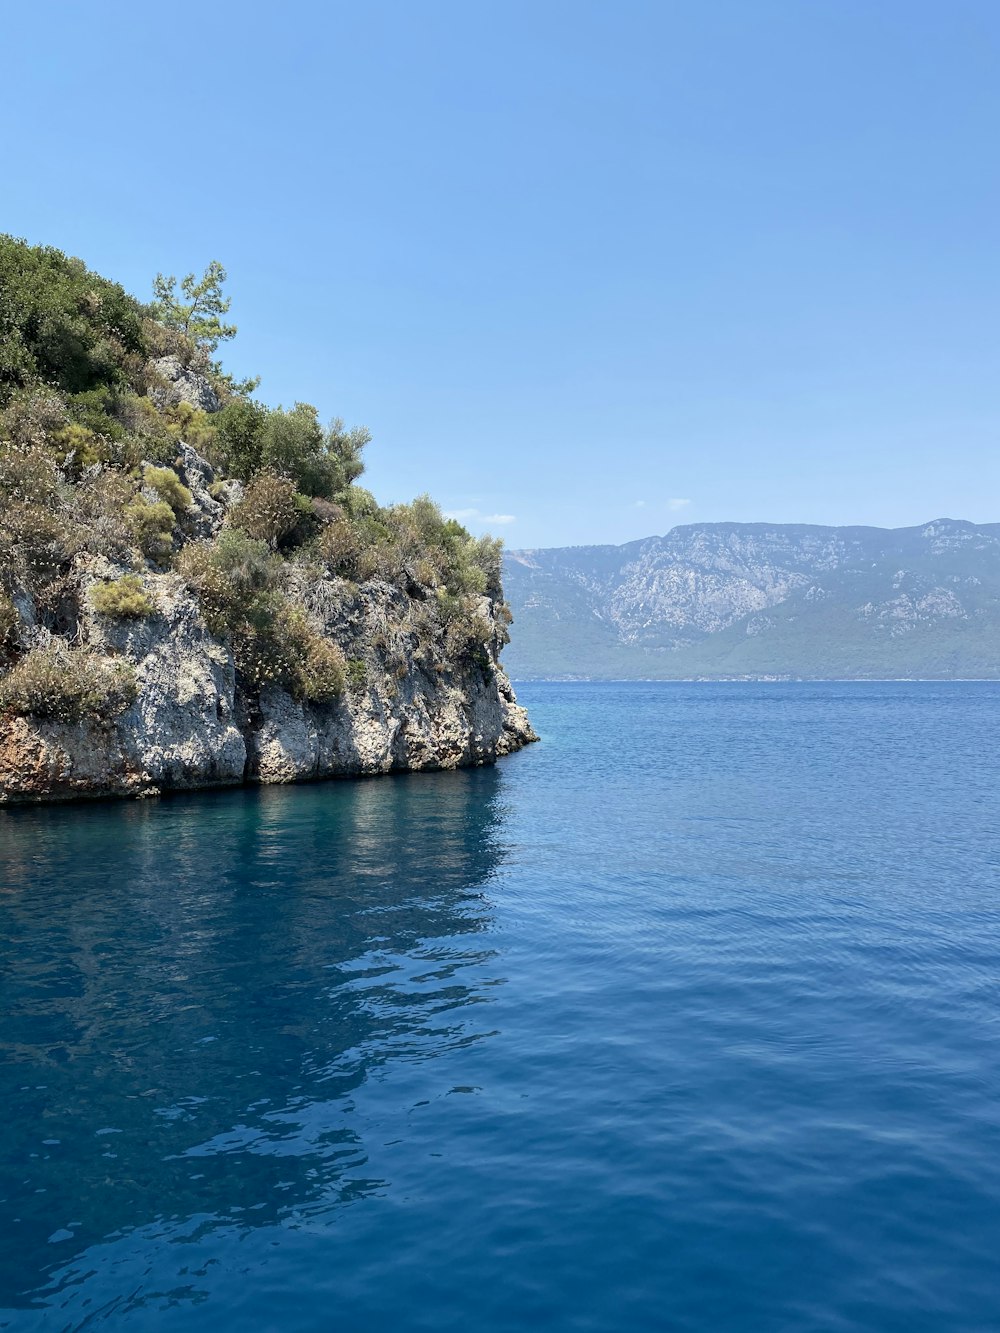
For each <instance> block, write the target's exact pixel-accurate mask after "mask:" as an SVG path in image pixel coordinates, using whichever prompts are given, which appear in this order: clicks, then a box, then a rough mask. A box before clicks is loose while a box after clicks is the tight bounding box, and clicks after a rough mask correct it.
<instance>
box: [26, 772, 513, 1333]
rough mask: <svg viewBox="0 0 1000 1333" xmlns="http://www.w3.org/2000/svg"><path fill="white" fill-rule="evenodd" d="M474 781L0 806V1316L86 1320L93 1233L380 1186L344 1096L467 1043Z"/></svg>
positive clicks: (210, 1220)
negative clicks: (72, 1313)
mask: <svg viewBox="0 0 1000 1333" xmlns="http://www.w3.org/2000/svg"><path fill="white" fill-rule="evenodd" d="M500 783H501V777H500V774H498V773H497V772H496V771H495V770H494V769H473V770H464V771H458V772H452V773H440V774H426V775H421V776H419V777H399V778H393V779H382V780H380V781H378V782H358V783H350V784H346V783H345V784H341V783H336V784H324V785H322V786H312V787H305V788H303V787H298V788H286V787H272V788H264V789H249V790H239V791H231V792H222V793H214V794H207V795H206V794H202V795H199V796H197V797H177V798H173V799H172V800H170V801H165V802H157V803H148V804H145V803H134V804H125V805H113V806H112V805H108V806H91V807H85V808H80V807H62V808H58V807H39V808H30V809H20V810H17V811H7V812H2V813H0V949H2V955H3V958H4V960H5V961H4V973H3V978H2V983H0V1057H2V1059H0V1063H2V1066H3V1072H2V1073H0V1094H2V1103H3V1105H4V1107H5V1109H6V1114H7V1125H6V1132H5V1136H4V1147H3V1149H2V1162H0V1199H2V1200H4V1202H3V1203H0V1228H2V1230H3V1233H4V1235H5V1236H6V1238H7V1243H6V1245H5V1246H4V1255H5V1257H4V1259H3V1260H0V1307H6V1308H7V1310H8V1311H9V1312H11V1314H12V1317H13V1321H14V1322H12V1323H10V1324H9V1325H8V1324H7V1323H6V1321H5V1320H4V1318H3V1315H2V1314H0V1327H2V1326H9V1327H19V1326H21V1324H20V1323H19V1322H18V1321H20V1320H28V1321H31V1320H32V1319H33V1316H32V1314H30V1313H29V1311H30V1310H31V1309H34V1310H35V1311H36V1312H37V1313H41V1310H42V1309H43V1308H49V1309H51V1308H52V1306H58V1307H60V1309H61V1310H62V1311H63V1312H64V1313H65V1311H66V1310H67V1307H72V1308H73V1309H77V1308H78V1307H80V1312H81V1313H82V1306H83V1305H86V1306H89V1307H90V1308H91V1310H92V1311H93V1308H94V1307H93V1305H92V1303H91V1298H97V1304H100V1299H99V1298H100V1289H101V1285H102V1284H101V1280H100V1278H97V1279H96V1288H97V1289H96V1290H94V1287H95V1280H94V1274H95V1272H96V1270H97V1269H98V1268H99V1267H100V1264H99V1263H98V1262H97V1261H96V1259H95V1254H94V1250H95V1247H96V1249H101V1248H102V1246H101V1245H100V1244H99V1242H111V1243H112V1244H113V1243H114V1242H115V1241H121V1240H122V1239H123V1238H128V1237H130V1236H133V1237H141V1236H142V1235H157V1234H159V1235H165V1236H169V1237H170V1238H175V1235H179V1234H180V1233H183V1237H185V1238H189V1239H190V1238H191V1237H192V1236H195V1235H205V1234H207V1233H211V1232H212V1231H213V1230H215V1229H226V1231H227V1232H228V1233H231V1232H232V1231H233V1229H236V1230H245V1231H247V1232H249V1231H252V1230H254V1229H256V1228H259V1227H262V1226H274V1225H282V1226H287V1225H293V1226H294V1225H298V1224H300V1223H301V1220H302V1219H303V1218H307V1217H308V1216H310V1215H311V1214H312V1213H314V1212H315V1213H320V1212H324V1213H325V1212H328V1211H329V1210H330V1209H331V1208H336V1207H337V1206H338V1204H340V1203H343V1202H347V1201H349V1200H351V1199H352V1198H356V1197H359V1196H363V1195H366V1194H370V1193H372V1192H378V1191H384V1190H387V1189H388V1188H389V1187H390V1182H388V1181H385V1180H382V1179H379V1178H377V1176H376V1175H374V1174H369V1172H368V1170H367V1169H366V1164H367V1153H366V1148H365V1144H364V1141H363V1127H364V1126H363V1118H362V1117H358V1116H356V1115H353V1112H354V1109H355V1108H354V1103H353V1100H352V1099H353V1097H354V1095H355V1094H356V1093H357V1092H358V1091H359V1090H360V1089H362V1087H363V1086H364V1085H365V1084H366V1082H367V1081H369V1080H372V1079H373V1078H380V1077H381V1076H382V1071H383V1070H386V1069H387V1067H389V1066H393V1065H394V1064H398V1062H399V1061H401V1060H402V1061H405V1062H408V1063H409V1064H412V1063H413V1062H420V1061H425V1060H427V1059H428V1058H431V1057H435V1056H438V1055H440V1054H442V1053H444V1052H446V1051H447V1050H449V1049H450V1048H453V1047H455V1046H459V1045H463V1044H468V1043H470V1042H474V1041H477V1040H480V1039H481V1038H482V1037H483V1036H485V1035H488V1032H489V1021H488V1020H489V1011H488V1009H484V1008H482V1007H481V1002H482V1001H484V1000H487V999H488V998H489V995H490V992H491V989H492V987H494V986H495V985H496V984H497V978H496V977H495V976H494V975H493V974H492V973H491V971H490V965H491V960H492V959H493V958H494V954H493V952H492V950H491V948H490V943H489V938H488V936H487V934H486V933H485V932H486V930H487V928H488V927H489V924H490V905H489V902H488V900H487V899H486V898H485V897H484V896H483V891H484V889H485V888H486V887H487V886H488V885H489V882H490V880H491V878H492V877H493V876H494V874H495V873H496V870H497V868H498V866H499V864H500V862H501V859H502V855H503V851H502V836H501V830H502V817H503V816H502V810H503V808H502V805H501V802H500V799H499V789H500ZM15 1219H16V1220H15ZM103 1248H107V1246H104V1247H103ZM88 1250H89V1251H90V1253H88ZM190 1283H191V1289H190V1290H189V1291H187V1292H186V1298H187V1299H197V1291H198V1282H197V1280H196V1278H195V1277H192V1278H191V1279H190ZM84 1292H89V1294H88V1295H87V1297H86V1299H84V1298H83V1297H84ZM159 1294H160V1296H162V1295H163V1293H162V1292H161V1293H159ZM136 1299H138V1300H139V1303H140V1304H141V1303H142V1298H141V1297H138V1296H137V1297H136ZM117 1300H118V1298H117V1297H116V1298H115V1301H116V1303H117ZM116 1308H117V1305H116ZM18 1310H19V1311H20V1312H21V1313H20V1314H16V1313H13V1312H14V1311H18ZM59 1317H60V1318H63V1314H61V1315H60V1316H59ZM90 1317H91V1315H90V1314H88V1315H87V1318H88V1319H89V1318H90ZM23 1326H24V1327H27V1326H28V1325H27V1324H24V1325H23ZM32 1326H34V1325H33V1324H32ZM46 1326H47V1325H46ZM61 1326H62V1325H61ZM67 1326H69V1325H67ZM72 1326H74V1327H75V1326H76V1325H75V1324H74V1325H72Z"/></svg>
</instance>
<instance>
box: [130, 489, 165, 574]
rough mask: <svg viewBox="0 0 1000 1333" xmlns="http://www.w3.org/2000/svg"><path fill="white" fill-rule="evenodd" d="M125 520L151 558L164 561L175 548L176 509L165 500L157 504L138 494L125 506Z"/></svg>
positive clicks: (140, 547)
mask: <svg viewBox="0 0 1000 1333" xmlns="http://www.w3.org/2000/svg"><path fill="white" fill-rule="evenodd" d="M125 520H126V522H127V523H128V525H129V527H130V528H131V530H132V534H133V536H134V537H135V540H136V542H137V543H138V545H139V549H140V550H141V551H142V553H143V555H146V556H149V558H150V559H151V560H157V561H163V560H165V559H166V558H167V557H168V556H169V555H170V553H171V551H172V550H173V535H174V511H173V510H172V509H171V507H170V505H168V504H167V503H166V501H164V500H157V501H156V503H155V504H150V502H149V501H148V500H147V499H145V497H144V496H141V495H137V496H136V497H135V499H134V500H133V501H132V502H131V503H130V504H128V505H126V507H125Z"/></svg>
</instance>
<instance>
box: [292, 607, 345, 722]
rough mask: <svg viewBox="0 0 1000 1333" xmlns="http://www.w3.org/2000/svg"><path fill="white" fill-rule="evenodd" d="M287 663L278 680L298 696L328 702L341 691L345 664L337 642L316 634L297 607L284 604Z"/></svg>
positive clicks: (311, 700) (310, 700)
mask: <svg viewBox="0 0 1000 1333" xmlns="http://www.w3.org/2000/svg"><path fill="white" fill-rule="evenodd" d="M280 628H281V630H282V631H283V632H284V641H285V643H286V645H287V649H288V656H289V666H288V670H287V673H286V675H285V678H284V679H283V680H282V681H280V682H279V683H281V684H284V685H285V686H286V688H287V689H288V690H289V691H290V692H291V693H292V694H293V695H295V697H296V698H298V699H305V700H308V701H309V702H310V703H328V702H329V701H330V700H331V699H336V698H337V697H338V696H339V695H341V694H343V692H344V683H345V680H346V677H347V663H346V662H345V661H344V654H343V653H342V652H341V650H340V648H339V647H338V646H337V644H335V643H333V642H332V641H331V640H330V639H325V638H323V636H322V635H320V634H317V633H316V631H315V630H314V629H312V627H311V626H310V625H309V623H308V621H307V620H306V618H305V616H304V615H303V613H302V611H301V610H300V609H299V608H298V607H291V606H289V605H288V604H287V603H286V604H285V607H284V608H283V609H282V613H281V616H280Z"/></svg>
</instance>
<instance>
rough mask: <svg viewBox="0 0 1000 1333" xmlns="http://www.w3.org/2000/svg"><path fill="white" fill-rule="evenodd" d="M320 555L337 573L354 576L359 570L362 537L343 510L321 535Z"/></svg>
mask: <svg viewBox="0 0 1000 1333" xmlns="http://www.w3.org/2000/svg"><path fill="white" fill-rule="evenodd" d="M317 545H318V550H319V553H320V556H321V557H322V558H323V560H324V561H325V562H326V564H327V565H328V566H329V567H330V569H331V571H332V572H333V573H335V574H343V575H344V576H345V577H347V578H353V577H354V575H355V574H356V572H357V569H356V566H357V558H358V556H359V554H360V553H361V539H360V536H359V534H358V532H357V529H356V528H355V527H354V524H353V523H352V522H351V521H350V519H349V518H348V517H347V516H346V514H344V513H343V512H342V511H341V512H340V513H339V514H338V515H337V517H336V518H333V519H331V520H330V522H329V523H327V524H326V525H325V527H324V528H323V531H322V532H321V533H320V535H319V542H318V544H317Z"/></svg>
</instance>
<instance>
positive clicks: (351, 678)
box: [346, 657, 368, 694]
mask: <svg viewBox="0 0 1000 1333" xmlns="http://www.w3.org/2000/svg"><path fill="white" fill-rule="evenodd" d="M346 674H347V688H348V689H349V690H350V691H351V693H352V694H360V693H361V691H362V690H363V689H364V688H365V686H366V685H367V684H368V667H367V665H366V663H365V660H364V658H363V657H351V658H349V659H348V662H347V673H346Z"/></svg>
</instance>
